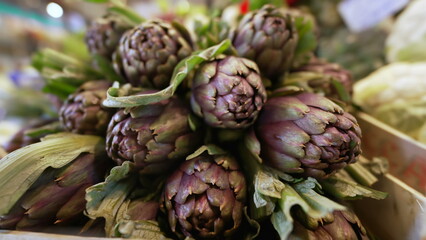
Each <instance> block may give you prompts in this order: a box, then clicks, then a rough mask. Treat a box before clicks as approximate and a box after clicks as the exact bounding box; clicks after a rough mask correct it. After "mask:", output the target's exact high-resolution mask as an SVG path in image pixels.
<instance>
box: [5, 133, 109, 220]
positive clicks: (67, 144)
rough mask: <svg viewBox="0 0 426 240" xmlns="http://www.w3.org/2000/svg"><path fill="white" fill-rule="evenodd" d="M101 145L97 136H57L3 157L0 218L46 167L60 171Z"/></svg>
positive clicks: (100, 147)
mask: <svg viewBox="0 0 426 240" xmlns="http://www.w3.org/2000/svg"><path fill="white" fill-rule="evenodd" d="M103 142H104V141H103V139H102V138H100V137H97V136H90V135H77V134H71V133H58V134H52V135H48V136H47V137H45V138H43V139H42V141H41V142H39V143H34V144H31V145H28V146H26V147H23V148H21V149H18V150H16V151H14V152H12V153H10V154H8V155H6V156H5V157H4V158H3V159H2V160H1V162H0V182H1V183H2V184H1V185H0V215H4V214H7V213H8V212H9V210H10V209H11V208H12V207H13V205H14V204H15V203H16V202H17V201H18V200H19V198H20V197H21V196H22V195H23V194H24V193H25V192H26V191H27V190H28V189H29V188H30V187H31V185H32V184H33V183H34V182H35V181H36V180H37V179H38V178H39V177H40V176H41V174H42V173H43V171H44V170H46V169H47V168H48V167H52V168H61V167H63V166H65V165H67V164H68V163H70V162H72V161H73V160H74V159H75V158H77V157H78V156H79V155H80V154H81V153H83V152H89V153H96V152H97V151H99V150H100V149H103V148H104V145H103ZM17 173H19V174H17Z"/></svg>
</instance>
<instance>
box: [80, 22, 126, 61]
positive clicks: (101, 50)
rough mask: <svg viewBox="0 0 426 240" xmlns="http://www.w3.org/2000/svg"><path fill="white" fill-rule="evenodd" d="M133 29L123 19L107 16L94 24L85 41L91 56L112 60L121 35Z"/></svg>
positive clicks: (88, 30)
mask: <svg viewBox="0 0 426 240" xmlns="http://www.w3.org/2000/svg"><path fill="white" fill-rule="evenodd" d="M131 28H132V26H131V25H130V24H129V23H128V22H126V21H125V20H123V19H122V18H121V17H119V16H116V15H114V14H107V15H105V16H103V17H101V18H97V19H95V20H94V21H93V22H92V24H91V25H90V27H89V28H88V29H87V32H86V36H85V39H84V40H85V41H86V45H87V48H88V49H89V52H90V53H91V54H93V55H100V56H103V57H105V58H106V59H111V58H112V54H113V53H114V51H115V49H116V48H117V46H118V43H119V42H120V38H121V35H123V34H124V32H126V31H127V30H129V29H131Z"/></svg>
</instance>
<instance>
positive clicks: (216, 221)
mask: <svg viewBox="0 0 426 240" xmlns="http://www.w3.org/2000/svg"><path fill="white" fill-rule="evenodd" d="M245 202H246V183H245V179H244V175H243V173H242V172H241V171H240V169H239V166H238V163H237V162H236V160H235V158H234V157H232V156H231V155H229V154H227V153H225V152H219V153H213V154H212V153H211V151H207V152H205V151H200V150H197V151H196V153H195V154H193V155H191V156H189V157H188V159H187V160H186V161H185V162H184V163H182V164H181V165H180V167H179V168H178V169H177V170H176V171H175V172H174V173H173V174H172V175H171V176H170V177H169V179H168V180H167V182H166V186H165V192H164V204H165V208H166V211H167V214H168V219H169V224H170V226H171V229H172V231H173V232H181V233H183V234H184V235H185V236H187V237H193V238H195V239H235V233H236V232H237V231H238V229H239V227H240V226H241V223H242V221H243V217H244V213H243V208H244V206H245ZM233 237H234V238H233Z"/></svg>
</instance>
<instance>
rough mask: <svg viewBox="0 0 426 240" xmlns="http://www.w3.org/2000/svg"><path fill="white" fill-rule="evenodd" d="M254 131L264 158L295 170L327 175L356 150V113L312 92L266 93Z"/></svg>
mask: <svg viewBox="0 0 426 240" xmlns="http://www.w3.org/2000/svg"><path fill="white" fill-rule="evenodd" d="M255 132H256V135H257V137H258V138H259V141H260V142H261V152H260V155H261V157H262V159H264V161H265V163H266V164H267V165H269V166H271V167H274V168H276V169H278V170H280V171H283V172H285V173H289V174H294V175H297V176H312V177H314V178H319V179H321V178H326V177H328V176H330V175H331V174H333V173H334V172H336V171H337V170H339V169H342V168H344V167H345V166H346V165H348V164H350V163H354V162H355V161H356V160H357V159H358V156H359V155H360V153H361V149H360V145H361V140H360V138H361V129H360V128H359V126H358V123H357V121H356V119H355V118H354V117H353V116H352V115H351V114H349V113H347V112H345V111H344V110H343V109H342V108H341V107H340V106H338V105H337V104H335V103H333V102H332V101H331V100H329V99H327V98H325V97H322V96H320V95H317V94H313V93H299V94H296V95H293V96H280V97H275V98H272V99H269V100H268V101H267V102H266V103H265V105H264V108H263V111H262V113H261V114H260V116H259V119H258V121H257V124H256V126H255Z"/></svg>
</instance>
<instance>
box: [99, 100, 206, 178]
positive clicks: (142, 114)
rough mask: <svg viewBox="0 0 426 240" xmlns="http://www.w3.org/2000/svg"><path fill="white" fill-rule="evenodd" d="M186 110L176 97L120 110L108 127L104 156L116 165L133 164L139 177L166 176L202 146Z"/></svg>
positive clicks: (199, 132)
mask: <svg viewBox="0 0 426 240" xmlns="http://www.w3.org/2000/svg"><path fill="white" fill-rule="evenodd" d="M189 115H190V109H189V108H188V107H187V106H186V105H185V104H184V103H183V102H182V101H181V100H180V99H179V98H177V97H172V98H170V99H167V100H163V101H161V102H158V103H153V104H149V105H143V106H139V107H135V108H132V109H130V110H129V111H126V110H120V111H118V112H117V113H116V114H115V115H114V116H113V117H112V120H111V122H110V123H109V126H108V131H107V137H106V146H107V152H108V155H109V156H110V157H111V158H112V159H113V160H114V161H115V162H117V163H118V164H119V165H121V164H122V163H123V162H125V161H131V162H133V163H134V167H135V169H137V171H139V173H141V174H143V175H153V174H160V173H166V172H167V171H168V170H170V169H172V168H173V167H175V166H176V164H178V163H179V161H181V160H183V159H184V158H185V156H186V155H188V154H190V153H191V152H193V151H194V150H195V149H196V148H198V147H199V146H200V145H201V144H202V135H201V131H200V130H198V129H197V130H196V131H195V132H194V131H192V130H191V126H190V122H189Z"/></svg>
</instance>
